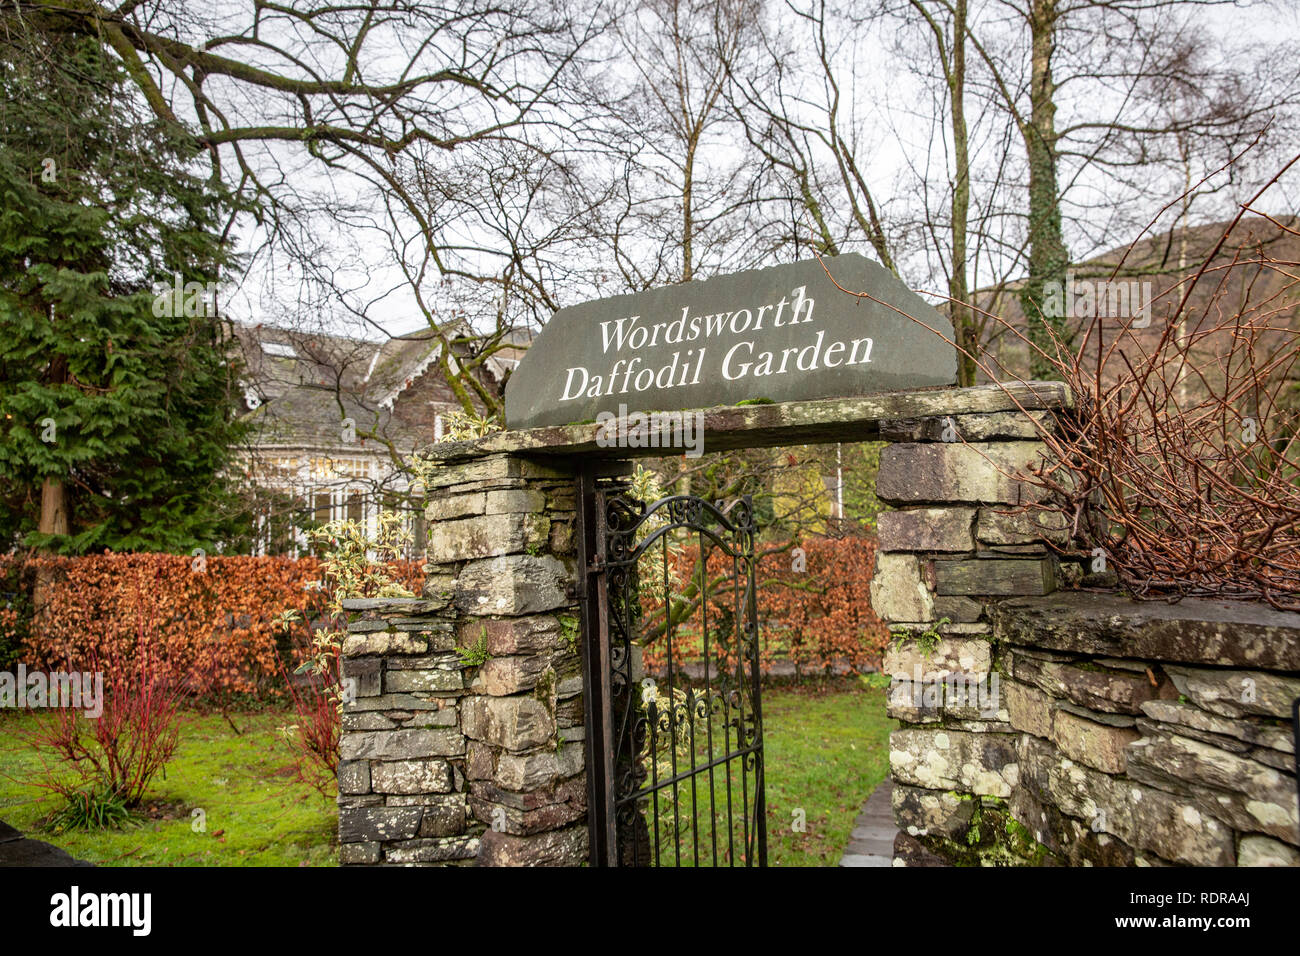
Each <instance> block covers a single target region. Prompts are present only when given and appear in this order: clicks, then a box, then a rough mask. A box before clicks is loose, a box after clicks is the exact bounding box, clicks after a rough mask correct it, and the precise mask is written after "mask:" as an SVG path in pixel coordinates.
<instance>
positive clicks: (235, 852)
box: [0, 712, 338, 866]
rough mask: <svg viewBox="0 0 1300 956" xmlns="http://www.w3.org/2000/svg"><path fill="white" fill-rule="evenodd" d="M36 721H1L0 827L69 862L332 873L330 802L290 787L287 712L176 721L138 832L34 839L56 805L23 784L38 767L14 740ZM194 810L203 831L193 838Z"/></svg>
mask: <svg viewBox="0 0 1300 956" xmlns="http://www.w3.org/2000/svg"><path fill="white" fill-rule="evenodd" d="M37 719H40V718H39V717H37V716H35V715H33V714H31V713H15V712H9V713H5V714H3V715H2V716H0V820H4V821H5V822H6V823H8V824H9V825H10V826H14V827H17V828H18V829H19V830H22V831H23V832H24V833H29V834H30V835H31V836H33V837H36V838H37V839H40V840H44V841H46V842H47V843H53V844H54V845H56V846H59V847H62V848H63V849H65V850H67V851H68V852H69V853H71V854H72V855H73V856H75V857H78V858H80V859H83V860H89V861H90V862H92V863H97V864H100V865H104V866H332V865H333V864H334V863H335V862H336V859H337V853H336V849H335V847H334V845H333V841H334V839H335V831H336V828H337V822H338V812H337V810H336V809H335V806H334V799H333V796H332V795H331V796H330V797H328V798H327V797H323V796H321V795H320V794H319V793H318V792H317V791H316V790H314V789H312V788H311V787H309V786H307V785H306V784H303V783H300V782H298V781H297V779H296V776H295V773H294V769H293V757H292V754H291V753H290V751H289V747H288V744H287V743H286V742H285V741H284V739H283V738H282V737H281V736H280V734H279V733H278V731H277V728H278V727H280V726H283V725H284V724H287V723H289V722H290V721H291V717H290V715H289V714H288V713H286V712H279V713H276V712H267V713H256V714H233V715H232V721H233V722H234V724H235V726H236V727H238V728H239V730H240V733H239V734H236V733H235V730H234V728H232V727H231V726H230V724H228V723H227V722H226V721H225V720H223V719H222V718H221V717H220V716H219V715H210V716H200V715H198V714H193V713H189V714H185V715H184V716H183V718H182V719H183V724H182V726H181V733H180V746H179V747H178V748H177V752H176V756H175V757H174V758H173V760H172V762H171V763H170V764H168V765H167V768H166V778H165V779H164V777H163V776H162V775H161V774H160V775H159V776H158V777H156V778H155V779H154V784H153V787H152V789H151V792H150V794H149V797H148V798H147V799H146V801H145V808H144V813H143V814H142V817H143V818H142V819H140V820H139V821H138V825H134V826H128V827H125V828H123V829H120V830H114V829H109V830H100V831H92V832H86V831H70V832H65V833H57V834H51V833H42V832H36V831H37V828H38V827H39V825H40V821H41V820H42V819H43V818H45V817H46V816H48V815H49V813H50V811H51V810H53V809H54V808H55V807H56V805H57V798H55V797H53V796H52V795H49V794H47V793H45V792H43V791H42V790H41V789H40V788H38V787H35V786H32V785H30V784H28V783H25V781H27V780H30V779H31V777H32V776H33V775H34V774H35V773H36V772H37V771H38V770H39V769H40V761H39V760H38V758H37V755H36V753H35V752H34V751H33V750H32V748H31V746H30V745H28V744H27V743H25V742H24V741H22V740H20V739H19V738H18V737H16V736H15V734H14V731H15V730H16V729H18V728H19V727H20V726H27V727H30V726H31V725H32V723H33V722H34V721H35V720H37ZM195 809H202V810H203V811H204V813H205V814H206V821H205V822H206V828H205V830H204V831H203V832H195V830H194V826H193V823H194V818H193V817H192V813H193V811H194V810H195Z"/></svg>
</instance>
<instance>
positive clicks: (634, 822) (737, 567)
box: [578, 473, 767, 866]
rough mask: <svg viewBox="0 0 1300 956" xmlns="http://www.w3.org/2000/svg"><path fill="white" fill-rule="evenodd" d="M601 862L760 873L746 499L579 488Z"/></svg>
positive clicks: (594, 815)
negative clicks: (651, 496) (642, 495)
mask: <svg viewBox="0 0 1300 956" xmlns="http://www.w3.org/2000/svg"><path fill="white" fill-rule="evenodd" d="M579 494H580V499H581V500H580V502H579V513H580V518H579V525H580V526H579V529H578V531H579V540H580V543H581V548H580V560H581V562H582V565H583V568H584V570H585V573H584V575H583V583H584V585H585V587H584V594H583V630H584V654H585V667H586V675H585V676H586V680H587V683H586V687H587V694H586V707H587V714H586V717H587V767H588V774H587V776H588V798H589V801H588V808H589V821H590V836H591V861H592V864H593V865H595V866H766V865H767V829H766V819H765V805H764V792H763V720H762V707H761V703H760V699H759V671H758V613H757V602H756V597H755V591H754V520H753V509H752V503H751V501H750V500H749V499H748V498H742V499H738V500H737V501H736V502H735V503H734V504H733V505H732V506H731V507H729V508H728V509H727V510H726V512H725V513H724V512H723V511H722V510H720V509H718V508H717V507H715V506H714V505H712V504H710V503H709V502H707V501H704V500H703V499H701V498H697V497H693V496H690V495H676V496H672V497H668V498H664V499H662V500H660V501H657V502H655V503H654V504H652V505H649V506H646V505H644V504H642V503H641V502H639V501H636V500H635V499H632V498H629V497H627V496H625V495H623V494H621V493H620V490H619V489H618V488H599V487H597V485H596V481H595V478H594V475H593V474H591V473H587V474H584V475H583V477H581V478H580V480H579Z"/></svg>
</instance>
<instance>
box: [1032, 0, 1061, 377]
mask: <svg viewBox="0 0 1300 956" xmlns="http://www.w3.org/2000/svg"><path fill="white" fill-rule="evenodd" d="M1059 16H1060V14H1059V11H1058V10H1057V0H1030V14H1029V24H1030V38H1031V49H1032V53H1031V60H1030V90H1029V95H1030V117H1029V121H1028V123H1025V124H1022V126H1021V135H1022V136H1023V138H1024V141H1025V152H1026V154H1027V156H1028V160H1029V276H1028V278H1027V279H1026V280H1025V284H1024V286H1023V287H1022V288H1021V290H1020V305H1021V308H1022V309H1023V310H1024V313H1025V322H1026V327H1027V329H1028V332H1029V341H1030V342H1032V343H1033V344H1034V345H1036V346H1038V348H1039V349H1042V350H1043V351H1044V352H1046V353H1047V354H1048V355H1049V356H1050V355H1055V354H1056V351H1055V347H1054V345H1053V344H1052V334H1051V333H1052V332H1055V333H1056V336H1057V337H1058V338H1061V339H1067V335H1066V330H1067V328H1068V322H1067V317H1066V316H1065V315H1059V316H1058V315H1048V314H1045V313H1044V310H1043V301H1044V289H1045V287H1046V286H1047V284H1048V283H1049V282H1055V283H1061V287H1062V288H1064V283H1065V278H1066V268H1067V266H1068V265H1069V253H1068V252H1067V251H1066V248H1065V241H1064V239H1063V238H1062V236H1061V204H1060V197H1059V194H1058V192H1057V186H1056V103H1055V100H1054V96H1055V93H1056V87H1055V84H1054V83H1053V81H1052V52H1053V49H1054V47H1055V45H1056V24H1057V20H1058V19H1059ZM1049 329H1050V331H1049ZM1030 353H1031V354H1030V357H1029V368H1030V373H1031V374H1032V375H1033V377H1034V378H1054V377H1058V376H1057V372H1056V370H1055V369H1054V367H1053V366H1052V364H1051V363H1050V362H1048V361H1047V360H1046V359H1044V358H1043V357H1042V356H1040V355H1039V354H1038V353H1037V351H1035V350H1032V349H1031V350H1030Z"/></svg>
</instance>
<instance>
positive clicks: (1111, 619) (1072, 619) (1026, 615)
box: [989, 591, 1300, 671]
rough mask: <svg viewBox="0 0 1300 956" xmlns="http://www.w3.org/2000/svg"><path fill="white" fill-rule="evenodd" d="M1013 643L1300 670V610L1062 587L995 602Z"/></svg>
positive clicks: (1003, 635) (999, 625) (1001, 631)
mask: <svg viewBox="0 0 1300 956" xmlns="http://www.w3.org/2000/svg"><path fill="white" fill-rule="evenodd" d="M989 614H990V615H991V617H992V620H993V623H994V633H995V634H996V635H997V637H998V638H999V639H1000V640H1003V641H1006V642H1008V643H1012V644H1020V645H1033V646H1037V647H1040V648H1045V649H1048V650H1059V651H1069V652H1072V653H1076V654H1088V655H1094V656H1104V657H1108V658H1121V657H1122V658H1129V659H1132V658H1148V659H1152V660H1156V661H1170V662H1175V663H1189V664H1209V665H1217V666H1222V667H1249V668H1259V669H1267V670H1277V671H1300V613H1297V612H1287V611H1278V610H1275V609H1274V608H1271V607H1268V606H1265V605H1260V604H1243V603H1240V602H1231V601H1211V600H1205V599H1201V598H1187V599H1186V600H1183V601H1181V602H1179V603H1177V604H1168V603H1166V602H1163V601H1135V600H1133V599H1131V598H1128V597H1124V596H1123V595H1118V594H1097V593H1092V592H1082V591H1058V592H1056V593H1055V594H1052V595H1050V596H1047V597H1038V598H1014V599H1011V600H1007V601H1001V602H998V603H995V604H992V605H990V607H989Z"/></svg>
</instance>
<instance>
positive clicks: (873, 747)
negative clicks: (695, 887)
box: [763, 679, 897, 866]
mask: <svg viewBox="0 0 1300 956" xmlns="http://www.w3.org/2000/svg"><path fill="white" fill-rule="evenodd" d="M763 725H764V733H765V744H764V751H765V754H766V757H767V862H768V865H769V866H835V865H836V864H837V863H839V861H840V856H841V855H842V854H843V853H844V847H845V846H846V845H847V844H848V842H849V834H850V832H852V830H853V820H854V818H855V817H857V815H858V812H859V811H860V810H861V809H862V804H863V803H865V802H866V799H867V797H868V796H870V794H871V791H872V790H874V789H875V788H876V786H877V785H878V784H880V783H881V781H883V780H884V779H885V777H886V776H888V774H889V732H890V731H891V730H893V729H894V728H895V727H896V726H897V724H896V723H895V722H894V721H893V720H890V719H889V718H888V717H886V716H885V691H883V690H880V689H873V688H866V687H863V686H862V685H861V684H860V683H859V682H858V681H857V680H856V679H854V680H848V681H836V682H834V683H833V684H830V685H828V686H827V687H826V688H823V689H821V690H817V689H816V687H815V685H814V686H813V687H810V688H797V689H795V688H791V689H785V688H771V689H766V690H764V691H763ZM796 809H802V810H803V811H804V814H805V817H806V825H807V830H806V832H804V833H799V832H796V831H795V830H794V829H793V826H792V825H793V823H794V820H795V814H794V811H795V810H796Z"/></svg>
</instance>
